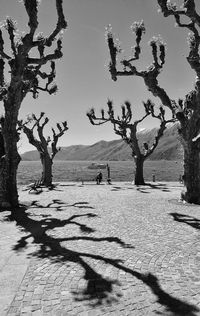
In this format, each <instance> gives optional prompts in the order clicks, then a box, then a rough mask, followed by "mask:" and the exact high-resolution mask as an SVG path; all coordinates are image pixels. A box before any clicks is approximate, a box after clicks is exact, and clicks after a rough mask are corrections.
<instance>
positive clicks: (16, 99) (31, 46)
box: [0, 0, 67, 208]
mask: <svg viewBox="0 0 200 316" xmlns="http://www.w3.org/2000/svg"><path fill="white" fill-rule="evenodd" d="M22 2H23V4H24V7H25V9H26V12H27V14H28V27H29V30H28V32H27V33H26V34H24V35H22V36H21V37H19V35H18V34H17V32H16V24H15V22H13V21H12V19H11V18H6V21H5V23H4V29H5V31H7V33H8V35H9V40H10V46H11V53H12V54H11V55H10V54H8V53H7V52H6V51H5V47H4V40H3V30H2V28H1V29H0V101H2V102H3V106H4V115H3V116H4V117H3V119H2V120H1V129H2V136H3V140H4V150H5V155H3V156H1V159H0V207H1V208H2V207H4V208H8V207H11V206H12V207H15V206H18V192H17V180H16V176H17V168H18V164H19V162H20V156H19V154H18V151H17V141H18V133H17V128H16V127H17V122H18V112H19V109H20V106H21V103H22V101H23V100H24V98H25V97H26V95H27V93H28V92H30V93H32V95H33V97H34V98H36V97H37V96H38V93H39V91H46V92H48V93H49V94H52V93H54V92H56V89H57V88H56V85H55V84H54V82H53V81H54V78H55V60H56V59H60V58H61V57H62V38H61V37H60V34H61V31H62V30H63V29H65V28H66V27H67V23H66V21H65V17H64V14H63V4H62V2H63V1H62V0H55V3H56V10H57V16H58V19H57V24H56V26H55V28H54V29H53V31H52V33H50V34H49V35H48V36H47V37H44V36H43V35H41V34H39V35H38V36H36V35H35V33H36V30H37V28H38V5H39V0H23V1H22ZM47 9H48V4H47ZM51 23H52V22H51ZM54 45H55V48H53V51H52V53H49V49H50V48H51V47H52V46H54ZM45 48H47V49H48V53H47V54H45ZM36 49H37V51H38V54H36V57H33V54H34V53H35V50H36ZM49 63H50V71H49V73H47V72H46V70H47V68H46V67H45V71H43V70H42V67H43V66H46V65H47V64H49ZM7 70H8V75H9V76H10V77H9V78H10V79H9V81H8V78H7V76H6V71H7ZM41 81H43V82H44V86H42V85H41Z"/></svg>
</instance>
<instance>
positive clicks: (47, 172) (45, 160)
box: [40, 153, 53, 187]
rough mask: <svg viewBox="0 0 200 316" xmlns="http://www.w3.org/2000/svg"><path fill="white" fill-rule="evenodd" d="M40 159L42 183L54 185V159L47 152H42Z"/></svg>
mask: <svg viewBox="0 0 200 316" xmlns="http://www.w3.org/2000/svg"><path fill="white" fill-rule="evenodd" d="M40 159H41V163H42V181H41V182H42V184H43V185H45V186H47V187H49V186H51V185H52V165H53V162H52V159H51V157H50V156H49V153H47V154H44V153H43V154H40Z"/></svg>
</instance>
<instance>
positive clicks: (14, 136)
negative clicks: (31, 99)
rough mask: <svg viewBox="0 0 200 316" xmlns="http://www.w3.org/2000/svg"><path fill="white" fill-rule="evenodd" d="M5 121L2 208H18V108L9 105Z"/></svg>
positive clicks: (0, 187)
mask: <svg viewBox="0 0 200 316" xmlns="http://www.w3.org/2000/svg"><path fill="white" fill-rule="evenodd" d="M7 105H8V106H7V108H6V111H5V119H4V120H3V123H2V135H3V141H4V144H3V145H4V153H5V154H4V155H2V156H1V158H0V208H10V207H17V206H18V204H19V202H18V191H17V169H18V164H19V162H20V155H19V154H18V151H17V142H18V138H19V136H18V133H17V130H16V125H17V117H18V106H17V105H16V107H9V104H7Z"/></svg>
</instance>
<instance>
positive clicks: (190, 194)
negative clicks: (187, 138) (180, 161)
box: [182, 142, 200, 204]
mask: <svg viewBox="0 0 200 316" xmlns="http://www.w3.org/2000/svg"><path fill="white" fill-rule="evenodd" d="M183 180H184V185H185V192H184V193H182V198H183V199H184V200H185V201H186V202H188V203H194V204H200V152H199V150H198V148H197V147H196V146H195V144H194V143H193V142H190V143H189V142H188V143H187V144H185V145H184V177H183Z"/></svg>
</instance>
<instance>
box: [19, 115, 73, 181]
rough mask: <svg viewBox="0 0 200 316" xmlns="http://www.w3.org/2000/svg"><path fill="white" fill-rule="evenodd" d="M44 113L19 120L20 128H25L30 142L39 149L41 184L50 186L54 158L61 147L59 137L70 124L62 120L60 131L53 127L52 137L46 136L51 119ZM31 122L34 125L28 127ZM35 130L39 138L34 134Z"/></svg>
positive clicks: (58, 127) (58, 126)
mask: <svg viewBox="0 0 200 316" xmlns="http://www.w3.org/2000/svg"><path fill="white" fill-rule="evenodd" d="M44 115H45V113H44V112H41V114H40V116H39V118H37V117H36V116H35V115H34V114H32V115H31V116H29V117H28V120H27V121H26V122H23V121H19V129H21V130H23V132H24V133H25V134H26V136H27V138H28V141H29V143H30V144H31V145H33V146H34V147H36V149H37V150H38V152H39V155H40V160H41V163H42V177H41V184H43V185H45V186H47V187H49V186H51V185H52V165H53V159H54V157H55V155H56V154H57V153H58V152H59V151H60V149H61V148H60V147H59V148H58V147H57V143H58V139H59V138H60V137H61V136H63V135H64V133H65V132H66V131H67V130H68V126H67V122H66V121H64V122H62V124H59V123H57V125H56V126H57V129H58V132H57V133H56V132H55V129H54V128H52V133H53V135H52V138H51V137H50V136H48V137H46V138H45V136H44V127H45V126H46V124H47V123H48V122H49V119H48V117H45V116H44ZM29 124H32V126H31V127H28V126H27V125H29ZM35 130H36V131H37V135H38V138H39V139H38V138H37V137H36V136H35V134H34V132H35ZM49 147H51V152H50V151H49Z"/></svg>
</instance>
